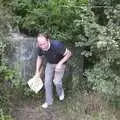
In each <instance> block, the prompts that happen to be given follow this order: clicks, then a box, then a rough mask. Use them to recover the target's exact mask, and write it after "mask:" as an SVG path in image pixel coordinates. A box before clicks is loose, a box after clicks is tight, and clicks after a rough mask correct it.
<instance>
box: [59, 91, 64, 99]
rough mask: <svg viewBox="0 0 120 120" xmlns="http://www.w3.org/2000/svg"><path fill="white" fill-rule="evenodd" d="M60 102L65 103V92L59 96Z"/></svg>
mask: <svg viewBox="0 0 120 120" xmlns="http://www.w3.org/2000/svg"><path fill="white" fill-rule="evenodd" d="M59 100H60V101H63V100H64V90H63V91H62V93H61V95H60V96H59Z"/></svg>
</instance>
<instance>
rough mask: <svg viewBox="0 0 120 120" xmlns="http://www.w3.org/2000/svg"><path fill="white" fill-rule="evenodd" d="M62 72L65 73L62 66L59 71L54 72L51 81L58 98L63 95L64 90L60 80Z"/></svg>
mask: <svg viewBox="0 0 120 120" xmlns="http://www.w3.org/2000/svg"><path fill="white" fill-rule="evenodd" d="M64 72H65V65H63V66H62V69H61V71H59V72H55V76H54V80H53V82H54V84H55V86H56V92H57V95H58V96H59V97H60V96H61V95H63V94H64V89H63V86H62V78H63V75H64ZM63 97H64V96H63ZM59 99H60V98H59ZM63 99H64V98H63ZM61 100H62V99H61Z"/></svg>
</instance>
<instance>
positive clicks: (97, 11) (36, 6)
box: [0, 0, 120, 108]
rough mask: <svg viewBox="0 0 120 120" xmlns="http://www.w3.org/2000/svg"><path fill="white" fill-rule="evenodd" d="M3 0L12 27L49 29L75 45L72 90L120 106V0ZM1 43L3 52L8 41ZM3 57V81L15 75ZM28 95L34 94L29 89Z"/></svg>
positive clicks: (28, 30)
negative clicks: (92, 93)
mask: <svg viewBox="0 0 120 120" xmlns="http://www.w3.org/2000/svg"><path fill="white" fill-rule="evenodd" d="M1 1H2V3H3V4H4V6H5V7H6V6H8V9H10V11H12V14H13V15H14V20H13V23H12V26H13V27H14V26H18V27H19V29H20V31H21V32H23V33H26V34H28V35H32V36H35V35H36V34H37V32H44V31H47V32H49V33H50V34H51V36H52V38H53V39H60V40H62V41H64V42H65V43H66V44H69V45H71V46H72V48H73V49H74V51H75V54H74V57H73V58H72V60H71V61H70V62H71V64H72V66H73V68H74V71H73V89H75V88H81V89H80V90H86V91H88V92H89V91H90V90H92V91H96V92H100V93H102V94H104V95H105V96H106V99H107V100H108V101H110V104H111V105H114V106H116V107H117V108H120V74H119V73H120V2H119V0H92V2H90V1H89V4H88V1H87V0H74V1H73V0H59V1H58V0H44V1H41V0H36V1H35V0H29V1H27V0H12V1H10V2H8V0H5V1H3V0H1ZM2 14H3V13H2ZM5 20H6V19H5ZM0 21H2V22H3V23H4V20H2V19H0ZM6 23H8V22H6ZM2 25H6V24H2ZM2 28H4V26H1V29H2ZM1 35H2V36H3V33H2V34H1ZM1 39H3V38H2V37H1ZM0 42H1V43H0V44H1V46H0V51H1V52H0V53H3V51H4V48H5V47H6V44H4V41H2V40H1V41H0ZM81 55H82V56H84V57H85V59H86V62H85V72H84V75H85V76H86V78H84V79H81V77H80V72H81V66H80V62H81V61H80V59H81V57H80V56H81ZM2 56H3V55H2V54H0V58H1V59H0V60H1V67H0V78H2V80H3V81H4V80H6V79H7V80H9V79H11V78H13V76H14V73H13V72H11V71H10V70H9V69H8V68H7V67H6V65H5V64H3V63H4V62H2ZM3 71H4V77H1V74H2V75H3ZM6 77H7V78H6ZM3 78H4V79H3ZM80 86H82V87H80ZM23 88H24V87H23ZM77 90H79V89H77ZM26 94H27V95H31V94H29V91H27V92H26Z"/></svg>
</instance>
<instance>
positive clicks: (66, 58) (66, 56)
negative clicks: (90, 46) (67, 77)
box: [55, 48, 72, 71]
mask: <svg viewBox="0 0 120 120" xmlns="http://www.w3.org/2000/svg"><path fill="white" fill-rule="evenodd" d="M71 56H72V53H71V51H70V50H68V49H67V48H66V51H65V53H64V57H63V58H62V59H61V60H60V61H59V62H58V64H57V65H56V68H55V71H61V66H62V65H63V64H64V63H65V62H66V61H68V60H69V58H70V57H71Z"/></svg>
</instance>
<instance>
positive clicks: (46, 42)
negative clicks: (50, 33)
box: [37, 36, 49, 51]
mask: <svg viewBox="0 0 120 120" xmlns="http://www.w3.org/2000/svg"><path fill="white" fill-rule="evenodd" d="M37 41H38V46H39V47H40V48H41V49H42V50H43V51H45V50H46V49H48V47H49V40H47V39H46V38H45V37H44V36H39V37H38V38H37Z"/></svg>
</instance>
